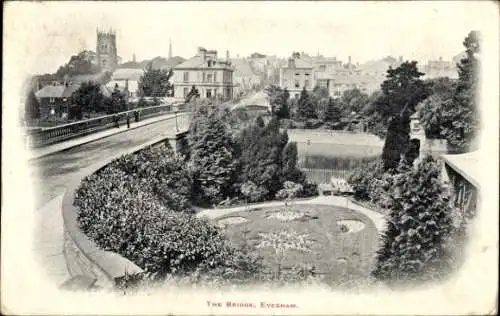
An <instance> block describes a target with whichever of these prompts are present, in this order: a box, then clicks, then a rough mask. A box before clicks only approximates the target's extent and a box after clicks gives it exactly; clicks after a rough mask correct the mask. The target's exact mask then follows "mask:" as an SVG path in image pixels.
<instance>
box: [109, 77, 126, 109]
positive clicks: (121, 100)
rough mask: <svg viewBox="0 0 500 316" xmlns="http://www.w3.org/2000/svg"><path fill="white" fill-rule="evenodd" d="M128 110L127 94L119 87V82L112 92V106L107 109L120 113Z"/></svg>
mask: <svg viewBox="0 0 500 316" xmlns="http://www.w3.org/2000/svg"><path fill="white" fill-rule="evenodd" d="M126 110H127V101H126V100H125V96H124V95H123V93H122V92H121V91H120V89H119V88H118V84H116V85H115V88H114V89H113V92H112V93H111V108H110V109H108V110H107V112H108V113H118V112H122V111H126Z"/></svg>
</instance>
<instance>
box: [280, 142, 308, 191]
mask: <svg viewBox="0 0 500 316" xmlns="http://www.w3.org/2000/svg"><path fill="white" fill-rule="evenodd" d="M298 156H299V154H298V150H297V143H296V142H290V143H288V144H287V145H286V146H285V148H284V149H283V154H282V157H283V158H282V159H283V160H282V168H283V170H282V176H283V180H282V182H283V183H285V182H286V181H291V182H295V183H304V181H305V179H306V176H305V174H304V173H303V172H302V171H301V170H300V169H299V168H298V167H297V165H298Z"/></svg>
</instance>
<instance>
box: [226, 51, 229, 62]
mask: <svg viewBox="0 0 500 316" xmlns="http://www.w3.org/2000/svg"><path fill="white" fill-rule="evenodd" d="M226 59H227V60H229V51H228V50H226Z"/></svg>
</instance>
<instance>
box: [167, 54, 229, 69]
mask: <svg viewBox="0 0 500 316" xmlns="http://www.w3.org/2000/svg"><path fill="white" fill-rule="evenodd" d="M209 52H210V51H209ZM207 61H208V59H203V58H202V56H198V55H197V56H193V57H191V58H189V59H188V60H186V61H185V62H183V63H180V64H178V65H177V66H175V67H174V69H191V68H207V69H233V68H231V66H230V65H228V64H227V61H226V60H222V59H218V60H216V61H215V64H214V65H213V66H211V67H208V65H207Z"/></svg>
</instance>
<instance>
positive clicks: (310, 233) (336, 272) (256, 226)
mask: <svg viewBox="0 0 500 316" xmlns="http://www.w3.org/2000/svg"><path fill="white" fill-rule="evenodd" d="M291 210H292V211H294V212H297V211H298V212H304V211H305V212H307V213H308V214H309V216H307V217H305V218H302V219H296V220H292V221H280V220H278V219H276V218H267V216H268V215H269V214H271V213H274V212H279V211H283V207H269V208H259V209H253V210H251V211H239V212H235V213H231V214H229V215H225V216H222V217H219V218H217V219H216V220H217V221H221V220H223V219H224V221H222V222H228V221H231V220H228V219H229V218H232V219H233V220H232V221H233V222H234V223H232V224H227V225H226V226H225V233H226V235H227V236H228V238H229V240H230V241H231V242H232V243H233V245H234V246H236V247H243V246H244V245H245V244H247V245H248V246H249V247H250V249H251V251H254V252H257V253H258V254H259V255H261V256H262V257H263V263H264V271H262V272H263V273H275V272H276V271H277V270H278V264H277V261H276V252H275V249H274V248H272V247H262V248H258V247H257V246H258V245H259V244H261V241H262V234H264V235H266V234H269V233H279V232H281V231H283V230H284V231H287V232H288V233H296V234H298V235H304V234H305V238H304V239H305V241H306V242H305V244H307V243H310V249H309V251H300V250H296V249H288V250H286V251H285V253H284V258H283V261H282V265H281V270H282V271H283V272H286V271H287V270H289V269H291V268H292V267H303V266H314V267H315V268H316V272H317V273H318V275H320V276H322V277H323V279H324V281H325V282H327V283H329V284H335V283H338V282H343V281H346V280H352V279H358V278H361V279H364V278H368V277H369V274H370V271H371V269H372V266H373V259H374V254H375V251H376V247H377V245H378V237H377V234H378V233H377V229H376V227H375V225H374V224H373V222H372V221H371V220H370V219H369V218H368V217H366V216H365V215H363V214H359V213H357V212H354V211H351V210H348V209H345V208H339V207H334V206H327V205H293V206H292V207H291ZM244 219H246V221H244ZM345 220H351V221H354V222H353V223H352V224H354V225H352V226H351V231H350V232H344V233H343V232H342V231H341V226H340V225H339V224H338V223H337V222H338V221H345ZM356 226H358V227H356ZM359 226H361V228H360V227H359ZM359 229H361V230H359ZM285 239H286V238H285ZM292 239H293V238H292ZM288 241H291V239H288Z"/></svg>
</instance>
